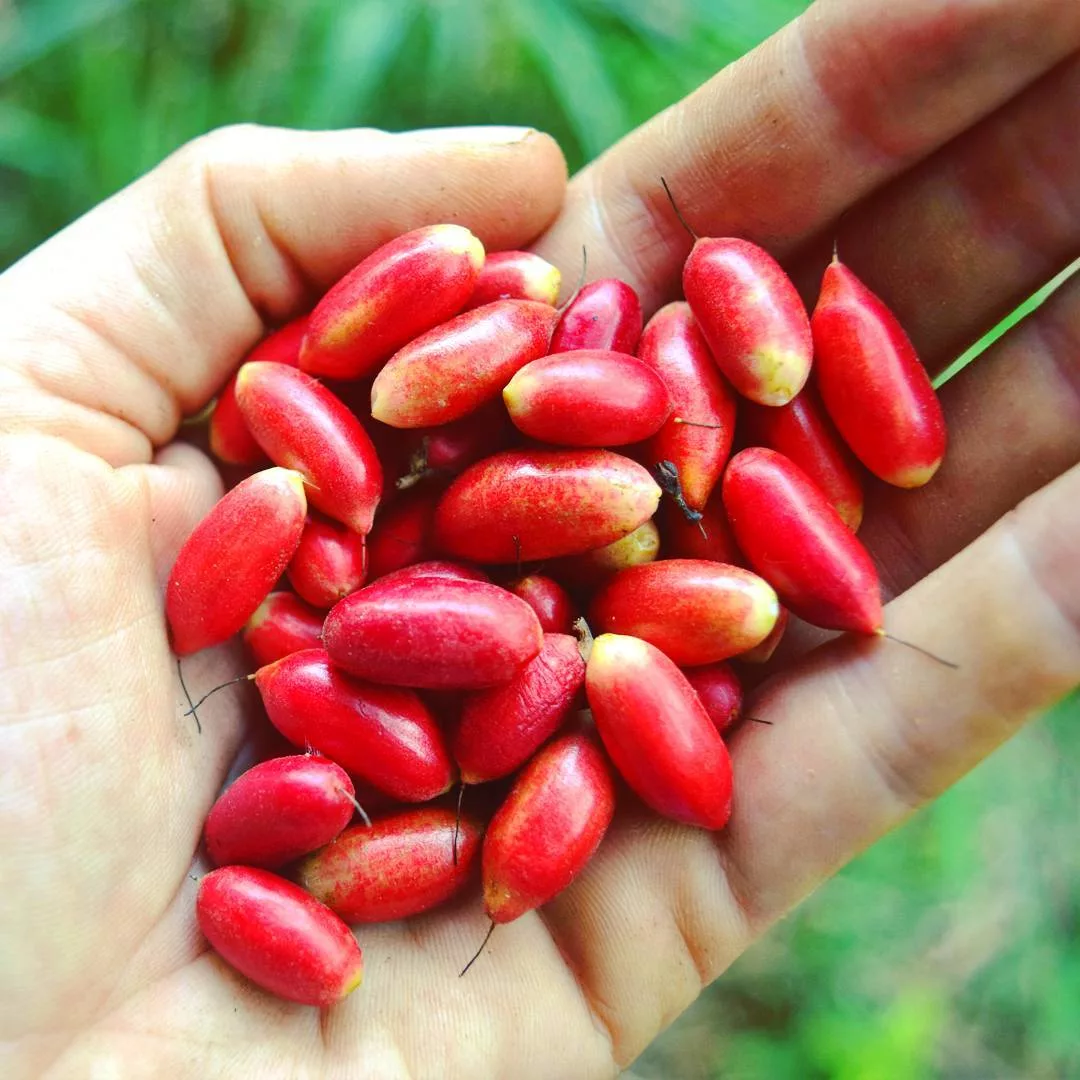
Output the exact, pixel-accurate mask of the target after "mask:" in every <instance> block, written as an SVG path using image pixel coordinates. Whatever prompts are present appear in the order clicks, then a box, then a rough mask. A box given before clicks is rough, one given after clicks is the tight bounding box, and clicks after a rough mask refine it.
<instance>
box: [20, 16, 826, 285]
mask: <svg viewBox="0 0 1080 1080" xmlns="http://www.w3.org/2000/svg"><path fill="white" fill-rule="evenodd" d="M804 6H805V3H804V0H757V2H755V3H746V2H740V0H723V2H713V3H709V2H707V0H527V2H526V0H394V2H393V3H388V2H386V0H351V2H349V0H305V2H300V3H295V2H291V0H184V2H179V3H169V4H162V3H155V2H152V0H32V2H25V0H24V2H16V3H14V4H11V3H9V4H8V5H4V4H2V3H0V80H2V82H0V183H2V185H3V191H2V198H0V267H3V266H4V265H6V264H7V263H9V262H11V261H12V260H13V259H15V258H16V257H18V256H19V255H20V254H22V253H23V252H25V251H26V250H28V249H29V248H30V247H32V246H34V245H35V244H37V243H39V242H40V241H41V240H42V239H43V238H44V237H45V236H47V235H49V234H50V233H52V232H55V231H56V230H57V229H58V228H60V227H61V226H62V225H64V224H65V223H66V222H68V221H70V220H71V219H72V218H74V217H76V216H77V215H78V214H80V213H82V212H83V211H84V210H86V209H87V208H88V207H90V206H92V205H93V204H94V203H96V202H99V201H100V200H101V199H103V198H104V197H105V196H107V195H108V194H110V193H112V192H113V191H115V190H116V189H117V188H119V187H122V186H123V185H124V184H126V183H128V182H129V181H130V180H132V179H133V178H134V177H136V176H138V175H139V174H140V173H142V172H144V171H145V170H147V169H149V168H150V167H151V166H153V165H154V164H155V163H156V162H158V161H160V160H161V158H163V157H164V156H165V155H167V154H168V153H169V152H171V151H172V150H174V149H175V148H176V147H178V146H179V145H180V144H181V143H183V142H185V141H186V140H188V139H191V138H193V137H194V136H196V135H198V134H200V133H201V132H204V131H206V130H208V129H209V128H212V127H216V126H218V125H221V124H227V123H234V122H237V121H257V122H260V123H266V124H280V125H286V126H300V127H322V128H325V127H343V126H351V125H364V126H374V127H382V128H386V129H388V130H404V129H407V128H413V127H430V126H436V125H445V124H469V123H509V124H533V125H537V126H542V127H543V128H544V129H545V130H548V131H550V132H551V133H552V134H553V135H554V136H555V137H556V138H557V139H559V141H560V143H561V144H562V146H563V147H564V149H565V150H566V152H567V156H568V158H569V160H570V164H571V166H572V167H573V168H576V167H578V166H580V165H581V164H583V163H584V162H585V161H586V160H588V159H590V158H592V157H594V156H595V155H596V154H598V153H600V152H601V151H603V150H604V149H605V148H606V147H607V146H609V145H611V143H613V142H614V141H615V140H616V139H618V138H619V136H621V135H623V134H625V133H626V132H627V131H629V130H630V129H631V128H632V127H634V126H635V125H637V124H639V123H641V122H642V121H643V120H646V119H647V118H648V117H649V116H651V115H652V114H653V113H655V112H657V111H658V110H659V109H661V108H663V107H664V106H666V105H668V104H670V103H672V102H674V101H676V100H677V99H678V98H679V97H681V96H683V95H684V94H685V93H687V92H688V91H690V90H691V89H693V88H694V87H695V86H697V85H698V84H699V83H700V82H702V81H704V80H705V79H706V78H708V77H709V76H710V75H711V74H713V72H715V71H716V70H717V68H719V67H721V66H723V65H724V64H726V63H728V62H729V61H731V60H733V59H735V58H736V57H738V56H739V55H741V54H742V53H743V52H745V51H746V50H747V49H748V48H750V47H751V46H752V45H754V44H756V43H757V42H758V41H759V40H761V39H762V38H764V37H765V36H767V35H768V34H769V33H771V32H772V31H773V30H774V29H776V27H778V26H779V25H781V24H782V23H783V22H784V21H786V20H787V19H789V18H791V17H792V16H793V15H795V14H797V12H798V11H799V10H801V9H802V7H804Z"/></svg>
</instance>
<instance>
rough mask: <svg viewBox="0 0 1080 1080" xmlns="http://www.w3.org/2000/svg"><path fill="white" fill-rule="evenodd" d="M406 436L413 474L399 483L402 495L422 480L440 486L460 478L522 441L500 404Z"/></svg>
mask: <svg viewBox="0 0 1080 1080" xmlns="http://www.w3.org/2000/svg"><path fill="white" fill-rule="evenodd" d="M402 434H403V435H405V437H406V438H407V439H408V440H409V442H410V444H411V446H410V451H409V471H408V473H407V474H406V475H404V476H402V477H401V478H400V479H399V480H398V482H397V487H398V489H399V490H402V491H404V490H407V489H409V488H411V487H412V486H413V485H415V484H418V483H420V482H421V481H422V480H431V481H435V482H436V483H437V482H439V481H440V480H444V479H449V478H450V477H453V476H457V474H458V473H460V472H462V471H463V470H464V469H467V468H468V467H469V466H470V465H472V464H473V463H474V462H477V461H480V460H481V459H482V458H486V457H488V456H489V455H491V454H497V453H498V452H499V451H500V450H505V449H506V448H507V447H508V446H510V445H511V444H513V443H514V442H515V441H516V440H517V439H518V438H520V436H519V434H518V430H517V428H515V427H514V425H513V424H512V423H511V421H510V417H509V416H508V415H507V413H506V407H505V406H504V405H503V403H502V401H500V400H495V401H489V402H488V403H487V404H486V405H481V406H480V408H479V409H477V410H476V411H475V412H471V413H469V415H468V416H463V417H462V418H461V419H460V420H452V421H451V422H450V423H448V424H440V425H439V426H438V427H433V428H417V429H415V430H414V431H409V432H403V433H402Z"/></svg>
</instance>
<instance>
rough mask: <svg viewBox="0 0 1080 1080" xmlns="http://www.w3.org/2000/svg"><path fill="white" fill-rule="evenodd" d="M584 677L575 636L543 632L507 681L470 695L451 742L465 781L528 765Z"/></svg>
mask: <svg viewBox="0 0 1080 1080" xmlns="http://www.w3.org/2000/svg"><path fill="white" fill-rule="evenodd" d="M584 681H585V661H584V660H582V658H581V653H580V652H579V650H578V642H577V638H575V637H571V636H570V635H568V634H545V635H544V645H543V648H541V650H540V652H539V653H538V654H537V655H536V656H535V657H533V659H532V660H530V661H529V662H528V663H527V664H526V665H525V666H524V667H523V668H521V670H520V671H518V672H517V674H515V675H514V677H513V678H512V679H511V680H510V681H509V682H507V683H504V684H503V685H501V686H493V687H491V688H490V689H488V690H476V691H473V692H472V693H470V694H466V695H465V698H464V700H463V701H462V704H461V717H460V720H459V722H458V724H457V727H456V729H455V731H454V734H453V736H452V737H451V740H450V751H451V753H452V754H453V755H454V760H455V761H456V762H457V763H458V768H459V769H460V771H461V780H462V783H465V784H482V783H484V782H485V781H488V780H497V779H499V777H501V776H509V774H510V773H512V772H513V771H514V770H515V769H517V768H519V767H520V766H521V765H524V764H525V762H526V761H528V759H529V758H530V757H532V755H533V754H534V753H535V752H536V751H537V750H538V749H539V748H540V747H541V746H542V745H543V744H544V743H545V742H547V740H548V739H549V738H551V736H552V735H554V734H555V732H556V731H558V729H559V728H560V727H561V726H562V724H563V722H564V721H565V720H566V718H567V717H568V716H569V714H570V710H571V708H572V707H573V705H574V701H575V699H576V698H577V695H578V691H579V690H580V689H581V687H582V684H583V683H584Z"/></svg>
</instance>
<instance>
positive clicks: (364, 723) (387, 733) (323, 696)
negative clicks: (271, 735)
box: [255, 649, 454, 802]
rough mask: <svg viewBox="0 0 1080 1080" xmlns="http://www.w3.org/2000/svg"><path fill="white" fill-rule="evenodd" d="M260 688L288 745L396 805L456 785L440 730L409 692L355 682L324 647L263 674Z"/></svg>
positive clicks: (272, 666)
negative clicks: (334, 764) (332, 661)
mask: <svg viewBox="0 0 1080 1080" xmlns="http://www.w3.org/2000/svg"><path fill="white" fill-rule="evenodd" d="M255 685H256V687H258V690H259V693H260V694H261V695H262V700H263V705H264V706H265V707H266V714H267V716H269V718H270V722H271V723H272V724H273V725H274V727H276V728H277V729H278V731H280V732H281V734H282V735H284V736H285V738H286V739H288V740H289V742H291V743H292V744H293V745H294V746H299V747H303V748H308V747H310V748H311V749H313V750H315V751H317V752H318V753H320V754H323V755H325V756H326V757H328V758H330V759H331V761H336V762H337V764H338V765H340V766H341V767H342V768H343V769H345V770H347V771H348V772H349V773H351V774H352V775H354V776H356V777H357V778H358V779H360V780H362V781H366V782H367V783H369V784H372V785H373V786H374V787H376V788H378V789H379V790H380V791H383V792H385V793H386V794H387V795H390V796H391V797H393V798H395V799H399V800H401V801H403V802H426V801H427V800H428V799H433V798H435V796H436V795H441V794H442V793H443V792H444V791H448V790H449V789H450V787H451V785H452V784H453V782H454V766H453V763H452V762H451V760H450V754H449V751H448V750H447V747H446V743H445V740H444V739H443V735H442V732H441V730H440V729H439V726H438V724H436V722H435V720H434V718H433V717H432V715H431V713H430V712H429V711H428V709H427V708H426V706H425V705H424V703H423V702H422V701H421V700H420V698H419V697H417V695H416V694H415V693H413V692H412V691H411V690H405V689H402V688H400V687H393V686H377V685H375V684H374V683H367V682H363V681H362V680H360V679H353V678H350V677H349V676H347V675H345V674H343V673H342V672H341V671H339V670H338V669H337V668H335V667H333V666H331V664H330V659H329V657H328V656H327V654H326V652H325V651H324V650H322V649H307V650H305V651H304V652H298V653H292V654H291V655H289V656H286V657H285V658H284V659H282V660H278V661H276V662H275V663H273V664H270V665H269V666H267V667H264V668H260V669H259V670H258V671H257V672H256V673H255Z"/></svg>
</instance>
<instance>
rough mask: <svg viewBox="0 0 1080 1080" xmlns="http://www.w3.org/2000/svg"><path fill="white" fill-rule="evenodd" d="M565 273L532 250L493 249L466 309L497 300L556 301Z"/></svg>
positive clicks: (549, 302) (543, 302)
mask: <svg viewBox="0 0 1080 1080" xmlns="http://www.w3.org/2000/svg"><path fill="white" fill-rule="evenodd" d="M561 283H562V274H560V273H559V269H558V267H556V266H552V265H551V263H549V262H548V261H547V259H542V258H541V257H540V256H539V255H535V254H533V253H532V252H531V251H494V252H489V254H488V257H487V259H486V260H485V261H484V265H483V268H482V269H481V270H480V276H479V277H478V278H477V279H476V287H475V288H474V289H473V294H472V296H471V297H470V298H469V304H468V307H467V308H466V310H472V309H473V308H478V307H483V306H484V304H491V303H493V302H494V301H496V300H535V301H537V302H538V303H541V304H554V303H555V301H556V300H557V299H558V298H559V285H560V284H561Z"/></svg>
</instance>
